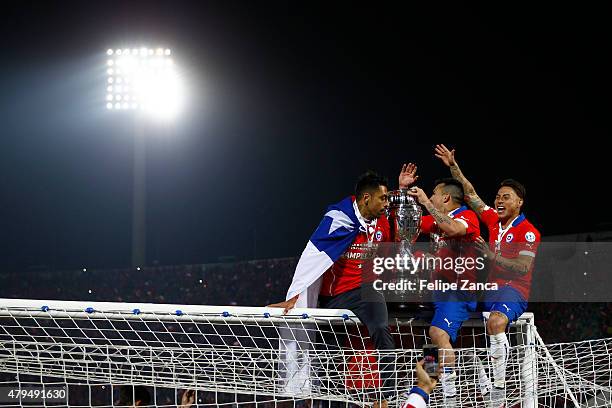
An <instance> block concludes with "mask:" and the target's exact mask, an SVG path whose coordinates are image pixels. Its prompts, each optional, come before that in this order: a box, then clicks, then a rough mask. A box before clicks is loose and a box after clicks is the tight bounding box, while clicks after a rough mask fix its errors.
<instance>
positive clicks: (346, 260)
mask: <svg viewBox="0 0 612 408" xmlns="http://www.w3.org/2000/svg"><path fill="white" fill-rule="evenodd" d="M353 205H354V208H355V214H357V218H358V219H359V220H360V226H359V233H358V234H357V237H355V240H354V241H353V243H352V244H351V245H350V246H349V247H348V249H347V250H346V251H345V252H344V254H342V256H340V258H338V260H337V261H336V262H334V264H333V265H332V266H331V268H329V269H328V270H327V271H326V272H325V274H324V275H323V282H322V283H321V290H320V292H319V294H321V295H323V296H335V295H339V294H340V293H344V292H348V291H349V290H352V289H356V288H358V287H360V286H361V275H362V273H363V271H364V270H363V269H362V268H363V264H364V263H365V262H366V261H370V260H371V259H370V258H371V257H372V254H373V253H374V252H373V251H372V244H373V243H374V244H376V243H378V242H389V241H391V228H390V226H389V220H387V217H385V216H384V215H383V216H381V217H380V218H379V219H378V220H376V221H375V222H372V223H369V224H368V223H367V221H365V220H364V219H363V218H362V217H361V215H360V214H359V211H358V210H357V204H356V203H355V202H354V203H353Z"/></svg>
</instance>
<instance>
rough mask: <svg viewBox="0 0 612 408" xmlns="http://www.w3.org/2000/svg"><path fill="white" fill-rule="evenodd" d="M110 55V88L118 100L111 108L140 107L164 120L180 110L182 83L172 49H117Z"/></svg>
mask: <svg viewBox="0 0 612 408" xmlns="http://www.w3.org/2000/svg"><path fill="white" fill-rule="evenodd" d="M106 54H107V55H108V56H111V58H112V59H109V60H108V61H107V70H106V73H107V91H108V93H109V94H110V95H112V99H111V100H113V101H115V103H108V104H107V108H108V109H113V110H125V109H127V110H134V109H138V110H142V111H144V112H147V113H149V114H152V115H153V116H156V117H160V118H164V119H168V118H171V117H173V116H174V115H175V114H176V113H177V112H178V110H179V108H180V105H181V101H182V85H181V81H180V78H179V75H178V73H177V71H176V67H175V65H174V63H173V60H172V59H171V58H170V55H171V54H172V52H171V50H170V49H168V48H156V49H153V48H145V47H141V48H132V49H130V48H124V49H121V48H117V49H114V50H113V49H109V50H107V52H106ZM122 85H125V86H123V87H122ZM127 85H129V86H127ZM107 100H109V99H108V98H107ZM118 101H121V102H118ZM128 101H129V103H128Z"/></svg>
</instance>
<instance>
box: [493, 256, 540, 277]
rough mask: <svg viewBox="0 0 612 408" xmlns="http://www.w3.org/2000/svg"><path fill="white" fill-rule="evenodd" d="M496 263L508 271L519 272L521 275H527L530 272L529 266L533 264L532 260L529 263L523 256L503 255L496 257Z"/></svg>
mask: <svg viewBox="0 0 612 408" xmlns="http://www.w3.org/2000/svg"><path fill="white" fill-rule="evenodd" d="M495 263H496V264H497V265H498V266H500V267H502V268H504V269H505V270H507V271H508V272H514V273H518V274H519V275H525V274H526V273H527V272H529V266H530V265H531V262H529V264H527V262H526V261H525V260H523V259H521V258H504V257H503V256H501V255H499V256H496V257H495Z"/></svg>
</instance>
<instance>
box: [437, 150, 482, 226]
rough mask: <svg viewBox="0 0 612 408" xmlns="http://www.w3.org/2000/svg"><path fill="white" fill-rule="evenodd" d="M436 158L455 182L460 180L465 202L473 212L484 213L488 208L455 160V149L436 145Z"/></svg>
mask: <svg viewBox="0 0 612 408" xmlns="http://www.w3.org/2000/svg"><path fill="white" fill-rule="evenodd" d="M435 156H436V157H437V158H438V159H440V160H441V161H442V163H444V164H445V165H446V166H447V167H448V168H449V169H450V172H451V175H452V176H453V178H454V179H455V180H458V181H459V182H460V183H461V184H462V185H463V193H464V194H465V201H466V203H467V204H468V205H469V206H470V208H471V209H472V210H474V212H475V213H476V214H478V215H480V213H482V212H483V211H484V209H485V207H486V206H487V205H486V204H485V203H484V202H483V201H482V200H481V199H480V197H478V194H476V190H475V189H474V186H473V185H472V183H470V181H469V180H468V179H467V178H465V176H464V175H463V173H462V172H461V169H460V168H459V165H458V164H457V161H456V160H455V149H453V150H448V148H447V147H446V146H444V145H443V144H439V145H436V148H435Z"/></svg>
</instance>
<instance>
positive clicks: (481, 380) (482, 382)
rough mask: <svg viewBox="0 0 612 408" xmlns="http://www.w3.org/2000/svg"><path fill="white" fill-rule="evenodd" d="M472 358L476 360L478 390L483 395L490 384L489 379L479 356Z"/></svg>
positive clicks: (488, 389) (486, 392) (489, 387)
mask: <svg viewBox="0 0 612 408" xmlns="http://www.w3.org/2000/svg"><path fill="white" fill-rule="evenodd" d="M474 359H475V360H476V366H477V367H478V385H479V386H480V392H481V393H482V394H483V395H485V394H488V393H489V391H490V390H491V386H492V384H491V380H490V379H489V376H488V375H487V371H486V370H485V368H484V365H483V364H482V361H480V357H478V356H474Z"/></svg>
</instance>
